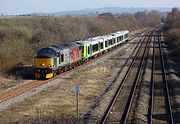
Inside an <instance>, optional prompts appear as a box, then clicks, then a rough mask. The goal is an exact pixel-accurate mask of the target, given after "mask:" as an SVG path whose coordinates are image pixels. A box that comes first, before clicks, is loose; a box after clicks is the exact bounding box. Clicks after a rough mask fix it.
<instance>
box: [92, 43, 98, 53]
mask: <svg viewBox="0 0 180 124" xmlns="http://www.w3.org/2000/svg"><path fill="white" fill-rule="evenodd" d="M96 51H98V44H95V45H93V52H96Z"/></svg>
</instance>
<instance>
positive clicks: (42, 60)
mask: <svg viewBox="0 0 180 124" xmlns="http://www.w3.org/2000/svg"><path fill="white" fill-rule="evenodd" d="M58 53H59V52H57V51H56V50H55V49H53V48H50V47H49V48H42V49H41V50H39V52H38V54H37V56H36V57H35V58H34V68H35V70H34V71H35V78H37V79H40V78H42V79H48V78H52V77H53V75H54V70H55V69H56V68H57V66H58V65H57V64H58V61H59V58H58V57H57V54H58Z"/></svg>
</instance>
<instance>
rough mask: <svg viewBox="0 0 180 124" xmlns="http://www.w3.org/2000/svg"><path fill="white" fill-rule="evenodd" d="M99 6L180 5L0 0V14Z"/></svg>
mask: <svg viewBox="0 0 180 124" xmlns="http://www.w3.org/2000/svg"><path fill="white" fill-rule="evenodd" d="M99 7H180V0H0V14H6V15H9V14H13V15H16V14H26V13H36V12H46V13H51V12H61V11H71V10H79V9H84V8H99Z"/></svg>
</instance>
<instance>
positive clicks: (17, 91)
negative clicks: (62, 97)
mask: <svg viewBox="0 0 180 124" xmlns="http://www.w3.org/2000/svg"><path fill="white" fill-rule="evenodd" d="M135 37H136V35H134V36H132V37H131V38H130V40H132V39H134V38H135ZM116 49H117V48H116ZM116 49H114V50H116ZM110 52H112V51H110ZM110 52H107V53H105V54H103V55H102V56H99V57H97V58H95V59H92V60H90V61H88V62H87V63H85V64H83V65H80V66H77V67H75V68H74V69H72V70H69V71H66V72H64V73H62V74H61V75H56V76H55V77H53V78H51V79H49V80H45V81H40V80H39V81H38V80H33V81H30V82H27V83H24V84H20V85H17V86H15V87H12V88H10V89H7V90H4V91H1V92H0V103H3V102H6V101H7V100H10V99H12V98H15V97H16V96H18V95H21V94H23V93H25V92H27V91H31V90H33V89H35V88H37V87H38V86H41V85H43V84H45V83H47V82H50V81H52V80H55V79H56V78H59V77H61V76H63V75H65V74H67V73H69V72H71V71H74V70H76V69H78V68H80V67H82V66H85V65H87V64H89V63H91V62H93V61H95V60H97V59H100V58H102V57H103V56H105V55H107V54H109V53H110Z"/></svg>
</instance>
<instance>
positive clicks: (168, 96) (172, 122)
mask: <svg viewBox="0 0 180 124" xmlns="http://www.w3.org/2000/svg"><path fill="white" fill-rule="evenodd" d="M158 44H159V50H160V56H161V63H162V71H163V79H164V83H165V88H166V90H165V93H166V96H167V99H166V100H167V103H168V113H169V117H170V120H169V121H170V123H171V124H174V119H173V114H172V113H173V112H172V107H171V100H170V94H169V87H168V80H167V76H166V68H165V64H164V54H163V50H162V45H161V33H160V32H158Z"/></svg>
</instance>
